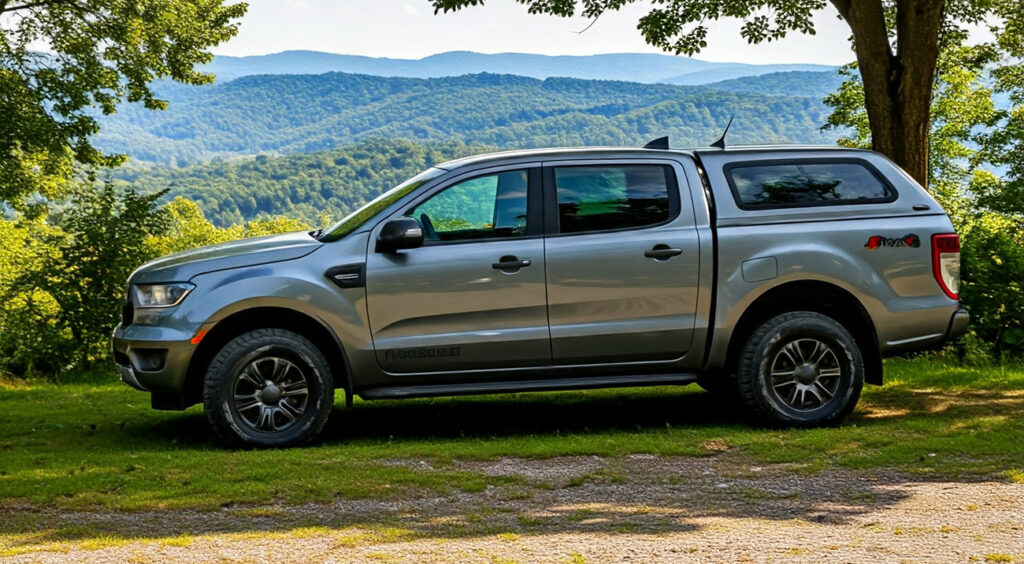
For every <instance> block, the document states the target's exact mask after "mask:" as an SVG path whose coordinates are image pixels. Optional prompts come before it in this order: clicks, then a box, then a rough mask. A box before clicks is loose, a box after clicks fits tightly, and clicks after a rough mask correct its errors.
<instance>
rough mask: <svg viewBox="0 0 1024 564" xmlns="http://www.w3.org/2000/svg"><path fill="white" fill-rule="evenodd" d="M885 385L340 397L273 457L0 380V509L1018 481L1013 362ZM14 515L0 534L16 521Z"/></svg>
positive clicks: (132, 407) (898, 374)
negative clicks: (301, 438) (667, 474)
mask: <svg viewBox="0 0 1024 564" xmlns="http://www.w3.org/2000/svg"><path fill="white" fill-rule="evenodd" d="M887 379H888V380H887V383H886V385H885V386H884V387H881V388H878V387H868V388H867V389H866V390H865V393H864V396H863V398H862V400H861V404H860V407H859V408H858V410H857V411H856V412H855V413H854V415H853V416H852V417H851V418H850V419H849V420H848V421H847V422H846V423H845V424H844V425H843V426H842V427H839V428H833V429H815V430H777V429H765V428H759V427H756V426H752V425H750V424H749V423H747V422H745V421H744V420H743V419H742V418H741V417H740V415H739V414H737V413H732V412H730V409H729V408H728V407H727V406H726V405H725V404H722V403H719V402H717V401H709V396H708V395H707V394H705V393H703V392H701V391H700V390H699V389H697V388H696V387H693V386H691V387H687V388H643V389H634V390H622V389H619V390H596V391H587V392H559V393H543V394H520V395H497V396H482V397H473V398H444V399H424V400H406V401H394V402H359V401H357V402H356V404H355V407H354V409H352V410H348V411H346V410H345V409H343V407H341V406H340V405H339V406H338V407H337V408H336V410H335V413H333V414H332V418H331V421H330V422H329V423H328V426H327V428H326V430H325V432H324V435H323V438H322V440H320V441H319V442H318V443H317V444H315V445H313V446H309V447H305V448H297V449H290V450H276V451H274V450H272V451H258V450H226V449H223V448H221V447H220V446H219V445H218V444H217V443H215V442H214V441H213V437H212V436H211V432H210V430H209V429H208V427H207V425H206V420H205V417H204V416H203V414H202V410H201V408H199V407H193V408H191V409H190V410H188V411H186V412H182V413H174V412H158V411H153V410H151V409H150V408H149V405H148V400H149V398H148V395H146V394H142V393H139V392H135V391H133V390H131V389H129V388H128V387H127V386H124V385H123V384H119V383H116V382H110V383H99V384H97V383H80V384H69V385H54V384H43V383H33V384H16V383H11V382H9V381H8V382H4V383H0V508H2V507H3V506H8V507H11V506H23V505H33V506H43V505H52V504H55V505H57V506H58V507H65V508H70V509H93V508H111V509H119V510H143V509H166V508H198V509H212V508H219V507H230V506H232V505H235V504H255V505H264V504H274V503H281V504H291V503H303V502H310V501H314V502H315V501H331V500H334V499H353V498H371V499H398V498H405V497H409V496H419V495H434V494H438V493H448V492H453V491H459V490H462V491H480V490H482V489H484V488H485V487H487V486H488V485H495V486H503V487H518V486H522V485H523V484H524V482H523V479H521V478H514V477H501V476H487V475H484V474H482V473H477V472H472V471H467V470H460V469H458V468H456V467H455V466H454V465H453V463H454V462H457V461H460V460H473V459H492V458H497V457H501V456H513V457H552V456H561V455H600V456H606V457H618V456H623V455H627V454H633V453H653V454H660V455H683V456H713V455H717V454H720V453H722V452H731V453H737V452H738V453H741V454H742V455H743V457H744V459H745V460H749V461H751V462H756V463H790V464H792V465H793V467H794V469H795V470H796V471H801V472H815V471H818V470H821V469H824V468H828V467H835V466H838V467H846V468H855V469H859V468H879V467H885V468H893V469H896V470H900V471H904V472H912V473H919V474H922V475H924V476H925V477H928V476H936V477H947V478H949V477H952V478H956V477H971V478H974V477H991V478H994V479H999V480H1006V481H1020V480H1021V476H1024V449H1021V448H1020V440H1021V438H1022V437H1024V369H1022V368H1020V367H1005V368H964V367H955V366H947V365H943V364H939V363H936V362H930V361H927V360H912V361H891V362H888V363H887ZM111 380H113V377H112V376H111ZM576 485H578V484H576ZM535 486H536V485H535ZM23 517H24V522H23V523H22V524H18V523H9V524H8V527H6V532H15V531H18V530H24V531H25V532H28V531H30V530H32V527H33V526H34V522H33V521H32V518H31V515H30V514H25V515H24V516H23Z"/></svg>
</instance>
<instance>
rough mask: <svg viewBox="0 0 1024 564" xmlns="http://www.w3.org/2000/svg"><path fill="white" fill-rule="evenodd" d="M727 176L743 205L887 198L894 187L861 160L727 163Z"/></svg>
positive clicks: (798, 204) (892, 194) (893, 195)
mask: <svg viewBox="0 0 1024 564" xmlns="http://www.w3.org/2000/svg"><path fill="white" fill-rule="evenodd" d="M726 176H727V177H728V178H729V183H730V184H731V185H732V187H733V191H734V194H735V196H736V200H737V203H738V204H739V205H740V207H742V208H769V207H779V208H785V207H801V206H819V205H828V204H837V203H846V204H866V203H874V202H890V201H892V200H894V199H896V191H895V190H894V189H892V188H891V187H890V186H889V185H888V184H887V183H886V182H885V181H883V179H882V178H881V177H880V176H879V175H878V173H876V172H874V171H873V170H872V169H870V168H869V167H868V166H867V164H866V163H863V162H814V161H807V162H799V161H788V162H785V163H782V162H780V163H763V164H759V163H750V164H738V165H730V166H728V167H727V168H726Z"/></svg>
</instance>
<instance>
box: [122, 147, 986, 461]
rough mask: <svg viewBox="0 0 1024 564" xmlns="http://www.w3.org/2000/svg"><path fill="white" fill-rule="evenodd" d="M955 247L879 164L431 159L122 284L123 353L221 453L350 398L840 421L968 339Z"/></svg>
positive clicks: (693, 157) (653, 152)
mask: <svg viewBox="0 0 1024 564" xmlns="http://www.w3.org/2000/svg"><path fill="white" fill-rule="evenodd" d="M959 251H960V242H959V238H958V236H957V235H956V234H955V233H954V231H953V226H952V225H951V223H950V221H949V218H948V217H947V216H946V214H945V212H944V211H943V210H942V209H941V208H940V207H939V205H938V204H937V203H936V202H935V200H933V199H932V198H931V197H930V196H929V195H928V193H927V192H925V191H924V190H923V189H922V188H921V187H920V186H919V185H918V184H916V183H915V182H914V181H913V180H912V179H911V178H910V177H909V176H907V175H906V174H905V173H904V172H902V171H901V170H900V169H899V168H898V167H896V166H895V165H893V163H891V162H890V161H889V160H887V159H886V158H885V157H883V156H881V155H879V154H876V153H873V152H868V151H859V150H849V149H840V148H836V147H793V146H781V147H737V148H729V149H714V148H710V149H699V150H691V151H676V150H664V149H650V148H642V149H641V148H584V149H545V150H530V151H514V152H506V153H496V154H490V155H481V156H475V157H470V158H465V159H460V160H455V161H451V162H447V163H444V164H439V165H437V166H435V167H433V168H430V169H429V170H426V171H424V172H423V173H421V174H419V175H418V176H416V177H414V178H411V179H410V180H408V181H407V182H405V183H403V184H401V185H399V186H397V187H395V188H394V189H392V190H391V191H389V192H386V193H385V194H383V195H382V196H380V197H379V198H377V199H375V200H373V201H372V202H370V203H368V204H367V205H366V206H364V207H363V208H361V209H359V210H357V211H356V212H354V213H352V214H351V215H349V216H348V217H346V218H345V219H343V220H341V221H340V222H339V223H338V224H336V225H334V226H333V227H331V228H329V229H326V230H322V231H316V232H312V233H297V234H292V235H283V236H273V237H265V238H260V239H251V240H244V241H237V242H233V243H227V244H223V245H217V246H212V247H205V248H200V249H196V250H193V251H188V252H184V253H179V254H175V255H170V256H167V257H163V258H161V259H158V260H156V261H153V262H151V263H149V264H146V265H144V266H142V267H141V268H139V269H138V270H137V271H135V272H134V273H133V274H132V276H131V279H130V280H129V289H128V299H127V301H126V303H125V305H124V311H123V316H122V317H123V319H122V322H121V324H120V325H119V326H118V327H117V328H116V329H115V330H114V337H113V348H114V356H115V359H116V362H117V364H118V365H119V369H120V374H121V379H122V380H124V381H125V382H127V383H128V384H130V385H132V386H134V387H135V388H138V389H139V390H143V391H147V392H150V393H151V394H152V406H153V407H154V408H156V409H184V408H186V407H188V406H190V405H193V404H196V403H203V405H204V407H205V411H206V414H207V417H208V419H209V421H210V423H211V425H212V427H213V429H214V430H215V431H216V433H217V434H218V435H219V436H220V437H221V438H222V439H224V440H226V441H229V442H232V443H236V444H246V445H254V446H285V445H292V444H296V443H300V442H303V441H307V440H310V439H312V438H313V437H315V436H316V435H317V434H318V433H319V432H320V430H321V429H322V428H323V426H324V424H325V422H326V421H327V417H328V416H329V415H330V412H331V409H332V406H333V405H334V397H335V390H343V391H344V394H345V397H346V400H347V402H348V403H351V400H352V397H353V395H359V396H360V397H361V398H363V399H394V398H411V397H424V396H439V395H456V394H479V393H495V392H522V391H536V390H567V389H582V388H598V387H614V386H649V385H681V384H688V383H698V384H700V385H701V386H703V387H704V388H706V389H709V390H713V391H717V392H720V393H723V394H736V395H737V396H738V397H739V398H741V401H742V404H743V405H745V406H746V407H747V408H748V409H749V410H750V412H751V413H753V414H755V415H756V416H757V417H759V418H760V419H761V420H763V421H765V422H767V423H768V424H773V425H784V426H821V425H833V424H837V423H839V422H840V421H841V420H842V419H843V418H844V417H845V416H846V415H848V414H849V413H850V412H851V411H852V410H853V409H854V406H855V405H856V403H857V400H858V398H859V396H860V393H861V388H862V386H863V384H864V383H865V382H867V383H871V384H881V383H882V358H883V357H885V356H889V355H894V354H899V353H903V352H907V351H913V350H920V349H925V348H929V347H934V346H937V345H939V344H941V343H942V342H943V341H945V340H947V339H950V338H953V337H956V336H958V335H960V334H962V333H963V332H964V331H965V329H966V326H967V322H968V314H967V312H966V310H964V309H962V308H961V307H960V306H959V302H958V295H957V292H958V284H959Z"/></svg>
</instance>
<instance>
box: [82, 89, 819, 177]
mask: <svg viewBox="0 0 1024 564" xmlns="http://www.w3.org/2000/svg"><path fill="white" fill-rule="evenodd" d="M761 78H763V77H761ZM751 80H753V79H751ZM755 83H756V82H755ZM745 84H751V83H745ZM733 86H734V87H735V85H733ZM161 88H162V93H163V95H165V96H166V97H167V98H168V99H169V100H170V102H171V103H170V107H169V108H168V109H167V110H165V111H159V112H154V111H149V110H144V109H141V108H139V107H137V106H134V105H130V106H126V107H123V108H121V109H120V110H119V112H118V113H117V114H114V115H113V116H109V117H106V118H104V119H103V129H102V132H101V133H100V134H99V135H98V136H97V137H96V142H97V144H98V145H99V146H100V147H102V148H103V149H105V150H107V151H114V152H124V153H127V154H129V155H131V157H132V159H133V160H135V161H136V162H150V163H158V164H173V165H177V166H181V165H183V164H191V163H201V162H204V161H207V160H210V159H212V158H214V157H233V156H240V155H254V154H260V153H269V154H286V153H305V152H314V151H322V150H328V149H332V148H335V147H338V146H341V145H344V144H348V143H354V142H358V141H361V140H364V139H370V138H380V137H383V138H408V139H416V140H430V141H447V140H451V139H458V140H461V141H463V142H465V143H468V144H483V145H491V146H496V147H501V148H517V147H537V146H575V145H609V144H610V145H636V144H641V143H643V142H645V141H647V140H649V139H650V138H653V137H658V136H661V135H670V136H671V137H672V139H673V142H674V144H675V145H676V146H694V145H706V144H707V143H709V142H710V141H712V140H714V139H715V138H716V137H717V136H718V135H719V133H720V132H721V129H722V128H723V127H724V126H725V124H726V122H727V121H728V120H729V117H730V116H735V118H736V119H735V123H734V125H733V128H732V130H731V131H730V140H732V141H733V142H736V143H776V142H779V143H781V142H805V143H820V142H830V141H832V140H833V139H834V137H835V136H834V135H833V134H831V133H823V132H821V131H820V127H821V125H822V124H823V123H824V122H825V118H826V116H827V111H826V108H825V107H824V106H823V105H822V103H821V100H820V96H816V97H794V96H779V95H771V94H759V93H756V92H749V91H726V90H721V89H716V88H715V87H714V85H710V86H701V87H697V86H674V85H667V84H639V83H630V82H612V81H591V80H580V79H570V78H551V79H547V80H537V79H533V78H526V77H520V76H511V75H495V74H476V75H467V76H460V77H449V78H435V79H415V78H384V77H378V76H368V75H352V74H343V73H328V74H322V75H269V76H249V77H244V78H240V79H237V80H234V81H231V82H227V83H224V84H218V85H213V86H206V87H199V88H196V87H184V86H180V85H164V86H162V87H161ZM733 89H735V88H733ZM770 90H771V91H772V92H778V91H779V90H780V88H778V87H773V88H772V89H770ZM790 91H791V92H793V91H799V89H798V88H793V89H791V90H790Z"/></svg>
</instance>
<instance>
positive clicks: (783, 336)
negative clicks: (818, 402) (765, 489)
mask: <svg viewBox="0 0 1024 564" xmlns="http://www.w3.org/2000/svg"><path fill="white" fill-rule="evenodd" d="M795 337H811V338H816V339H819V340H822V341H825V342H826V343H827V344H828V345H829V346H830V347H832V348H833V352H834V353H835V354H836V357H837V360H839V362H840V364H841V365H842V366H841V367H840V368H841V370H842V377H841V380H840V381H841V387H840V389H839V390H838V393H839V394H841V395H842V398H841V399H840V400H839V401H836V402H834V403H830V404H826V407H828V409H824V410H821V411H818V410H816V411H814V412H807V413H800V412H798V411H796V410H793V409H792V408H789V407H788V406H784V405H782V404H780V403H779V401H778V399H777V398H776V395H775V393H774V392H773V391H771V390H769V389H768V386H770V380H771V379H770V377H768V376H767V374H768V371H769V370H770V366H769V364H770V363H771V361H772V359H773V358H774V355H775V354H776V353H777V351H778V349H779V348H780V343H785V342H789V341H790V340H792V339H793V338H795ZM769 353H770V354H769ZM737 385H738V387H739V392H740V398H741V399H742V401H743V403H744V405H745V406H746V407H747V408H748V410H749V411H750V412H751V414H752V415H754V416H755V418H757V419H758V420H760V421H762V422H764V423H768V424H770V425H777V426H788V427H826V426H834V425H838V424H839V423H840V422H842V420H843V419H845V418H846V417H847V416H848V415H849V414H850V413H851V412H852V411H853V410H854V408H855V407H856V405H857V401H858V400H859V399H860V393H861V390H862V388H863V385H864V359H863V356H862V354H861V352H860V348H859V346H858V345H857V341H856V340H855V339H854V338H853V336H852V335H851V334H850V332H849V331H847V330H846V328H845V327H843V326H842V324H840V323H839V322H838V321H836V320H834V319H832V318H831V317H828V316H826V315H823V314H820V313H816V312H811V311H795V312H790V313H784V314H781V315H777V316H775V317H772V318H770V319H768V320H767V321H765V322H764V323H763V324H762V325H761V326H760V327H758V329H757V330H755V331H754V333H752V334H751V335H750V337H749V338H748V339H747V342H746V344H745V345H744V347H743V351H742V354H741V357H740V361H739V369H738V370H737Z"/></svg>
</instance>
